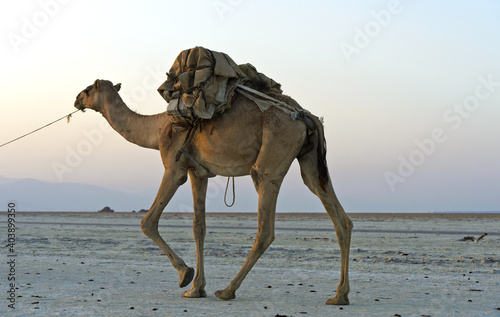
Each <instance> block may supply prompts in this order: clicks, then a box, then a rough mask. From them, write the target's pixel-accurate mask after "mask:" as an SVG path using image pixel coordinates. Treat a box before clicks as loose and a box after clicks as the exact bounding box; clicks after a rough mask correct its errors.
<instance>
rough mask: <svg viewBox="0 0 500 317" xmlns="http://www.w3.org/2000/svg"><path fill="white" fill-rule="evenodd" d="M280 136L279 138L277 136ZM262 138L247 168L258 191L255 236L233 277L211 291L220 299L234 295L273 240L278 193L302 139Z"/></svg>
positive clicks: (265, 133) (230, 297) (270, 136)
mask: <svg viewBox="0 0 500 317" xmlns="http://www.w3.org/2000/svg"><path fill="white" fill-rule="evenodd" d="M280 137H281V139H279V138H280ZM263 139H264V141H263V145H262V148H261V150H260V152H259V156H258V158H257V161H256V162H255V164H254V165H253V166H252V169H251V171H250V175H251V176H252V180H253V182H254V185H255V189H256V190H257V193H258V194H259V204H258V213H257V217H258V230H257V235H256V237H255V241H254V243H253V246H252V249H251V250H250V254H249V255H248V257H247V259H246V261H245V263H244V264H243V267H242V268H241V270H240V271H239V272H238V274H237V275H236V277H235V278H234V279H233V280H232V281H231V282H230V283H229V285H228V286H227V287H226V288H225V289H224V290H221V291H217V292H216V293H215V295H216V296H217V297H219V298H220V299H233V298H235V297H236V294H235V292H236V290H237V289H238V288H239V287H240V285H241V283H242V282H243V280H244V279H245V277H246V276H247V274H248V273H249V272H250V270H251V269H252V267H253V266H254V265H255V263H256V262H257V260H258V259H259V258H260V256H261V255H262V254H263V253H264V252H265V251H266V250H267V248H268V247H269V246H270V245H271V243H272V242H273V240H274V221H275V215H276V201H277V198H278V192H279V189H280V186H281V183H282V181H283V178H284V177H285V175H286V173H287V172H288V169H289V168H290V165H291V164H292V162H293V160H294V158H295V156H296V155H297V153H298V151H299V149H300V148H299V146H300V144H301V142H302V141H303V140H299V142H296V141H295V140H294V139H293V138H290V137H288V135H287V134H285V133H283V134H277V136H276V137H275V136H272V134H271V133H268V131H264V137H263ZM294 141H295V142H294ZM287 143H288V144H287ZM277 144H278V145H279V147H278V146H277Z"/></svg>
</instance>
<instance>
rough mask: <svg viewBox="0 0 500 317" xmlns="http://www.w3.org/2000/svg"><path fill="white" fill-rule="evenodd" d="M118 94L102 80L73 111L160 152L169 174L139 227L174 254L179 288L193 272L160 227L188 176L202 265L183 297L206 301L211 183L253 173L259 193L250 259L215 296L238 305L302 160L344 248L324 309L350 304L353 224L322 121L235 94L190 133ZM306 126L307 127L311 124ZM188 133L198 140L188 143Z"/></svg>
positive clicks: (306, 178) (270, 238) (164, 115)
mask: <svg viewBox="0 0 500 317" xmlns="http://www.w3.org/2000/svg"><path fill="white" fill-rule="evenodd" d="M119 89H120V84H117V85H115V86H113V84H112V83H111V82H110V81H106V80H96V81H95V83H94V84H93V85H91V86H89V87H87V88H86V89H85V90H83V91H82V92H81V93H80V94H79V95H78V96H77V98H76V101H75V107H76V108H78V109H80V110H84V109H85V108H89V109H93V110H95V111H97V112H100V113H101V114H102V115H103V116H104V117H105V118H106V120H108V122H109V123H110V124H111V126H112V127H113V128H114V129H115V130H116V131H117V132H118V133H120V134H121V135H122V136H123V137H124V138H125V139H127V140H128V141H130V142H132V143H134V144H137V145H139V146H142V147H146V148H152V149H158V150H160V154H161V158H162V161H163V165H164V167H165V174H164V176H163V180H162V182H161V185H160V189H159V190H158V194H157V195H156V198H155V200H154V202H153V204H152V206H151V208H150V209H149V212H148V213H147V214H146V215H145V216H144V218H143V219H142V221H141V229H142V231H143V232H144V234H145V235H146V236H148V237H149V238H151V240H153V241H154V242H155V243H156V244H157V245H158V246H159V247H160V249H161V250H162V251H163V252H164V253H165V254H166V255H167V256H168V258H169V259H170V261H171V262H172V265H173V267H174V268H175V269H176V270H177V271H178V273H179V278H180V282H179V285H180V287H185V286H187V285H188V284H189V283H190V282H191V281H192V279H193V276H194V269H193V268H191V267H188V266H187V265H186V264H185V263H184V261H183V260H182V259H181V258H180V257H179V256H178V255H177V254H176V253H175V252H174V251H173V250H172V249H171V248H170V247H169V246H168V244H167V243H166V242H165V241H164V240H163V239H162V237H161V236H160V234H159V232H158V222H159V220H160V215H161V213H162V212H163V210H164V208H165V206H166V205H167V204H168V202H169V201H170V199H171V198H172V196H173V195H174V194H175V192H176V190H177V188H179V186H180V185H182V184H184V183H185V182H186V181H187V179H188V174H189V178H190V180H191V187H192V190H193V198H194V222H193V231H194V239H195V242H196V252H197V267H196V276H194V281H193V285H192V287H191V289H190V290H188V291H186V292H184V296H186V297H205V296H206V292H205V284H206V282H205V274H204V269H203V244H204V239H205V234H206V227H205V197H206V192H207V183H208V177H212V176H214V175H213V174H216V175H222V176H244V175H251V177H252V179H253V182H254V184H255V189H256V190H257V193H258V195H259V202H258V231H257V235H256V237H255V241H254V244H253V247H252V249H251V251H250V254H249V255H248V257H247V259H246V261H245V263H244V264H243V267H242V268H241V270H240V271H239V273H238V274H237V275H236V277H235V278H234V279H233V280H232V281H231V282H230V283H229V285H228V286H227V287H226V288H225V289H224V290H220V291H217V292H216V293H215V295H216V296H217V297H219V298H221V299H234V298H235V296H236V295H235V292H236V290H237V289H238V288H239V287H240V285H241V283H242V282H243V279H244V278H245V276H246V275H247V274H248V272H249V271H250V270H251V268H252V267H253V266H254V264H255V263H256V262H257V260H258V259H259V257H260V256H261V255H262V254H263V253H264V251H265V250H266V249H267V248H268V247H269V245H270V244H271V243H272V242H273V240H274V223H275V210H276V199H277V196H278V192H279V189H280V186H281V183H282V181H283V178H284V176H285V174H286V173H287V172H288V169H289V167H290V165H291V163H292V161H293V160H294V159H296V158H297V159H298V161H299V164H300V169H301V175H302V178H303V180H304V183H305V184H306V185H307V187H308V188H309V189H310V190H311V191H312V192H313V193H314V194H316V195H317V196H318V197H319V198H320V200H321V202H322V203H323V205H324V207H325V209H326V211H327V213H328V215H329V216H330V218H331V220H332V221H333V224H334V226H335V231H336V234H337V239H338V242H339V245H340V251H341V276H340V284H339V286H338V288H337V293H336V295H335V297H334V298H332V299H329V300H328V301H327V302H326V303H327V304H333V305H347V304H349V299H348V293H349V279H348V263H349V248H350V242H351V231H352V222H351V220H350V219H349V218H348V217H347V215H346V214H345V212H344V209H343V208H342V206H341V205H340V203H339V201H338V199H337V197H336V195H335V192H334V190H333V187H332V183H331V181H330V179H329V177H328V174H326V176H325V175H323V176H322V175H321V174H322V173H328V171H327V169H326V165H324V166H323V172H322V171H321V166H320V165H322V164H321V162H322V161H323V162H324V163H323V164H326V161H325V157H324V154H325V151H326V150H325V149H324V138H323V126H322V124H321V122H320V121H319V119H318V118H317V117H315V116H313V115H310V114H307V115H306V116H307V118H304V119H303V120H295V121H293V120H292V119H291V117H290V115H289V114H286V113H285V112H283V111H282V110H280V109H277V108H274V107H271V108H270V109H268V110H267V111H264V112H262V111H261V110H260V109H259V108H258V107H257V106H256V105H255V103H253V102H252V101H250V100H249V99H247V98H246V97H244V96H242V95H237V97H236V99H235V100H234V102H233V104H232V106H231V108H230V109H229V110H227V111H226V112H224V114H223V115H221V116H220V117H217V118H215V119H211V120H208V121H206V122H204V123H202V124H201V125H199V126H197V128H196V129H193V130H191V131H190V129H189V128H188V126H186V125H182V124H179V122H180V121H179V120H175V118H173V117H171V116H169V115H167V113H166V112H163V113H159V114H156V115H151V116H144V115H139V114H137V113H135V112H133V111H131V110H130V109H129V108H128V107H127V106H126V105H125V103H124V102H123V100H122V99H121V98H120V96H119V94H118V91H119ZM273 97H280V98H281V99H282V100H283V101H286V102H287V103H288V104H289V105H292V106H295V107H298V108H299V106H298V104H297V103H296V102H295V101H294V100H293V99H292V98H290V97H287V96H284V95H280V96H273ZM307 120H309V121H308V122H306V121H307ZM176 122H177V123H176ZM307 123H309V125H307ZM311 125H312V127H313V128H312V129H311ZM188 132H189V133H193V135H192V138H191V140H190V141H189V142H186V143H185V140H186V138H187V137H186V135H187V134H188ZM181 147H183V149H184V150H185V151H186V152H187V153H189V154H190V155H191V156H192V157H193V158H194V159H195V160H196V161H198V162H199V163H201V164H202V165H203V166H204V167H206V168H207V169H208V170H209V171H210V172H211V173H209V172H207V171H206V170H205V169H204V168H202V167H200V166H199V165H198V164H197V163H196V162H194V161H193V160H192V159H190V158H188V157H187V156H186V155H180V154H179V151H178V150H179V148H181ZM321 155H323V157H320V156H321ZM212 173H213V174H212Z"/></svg>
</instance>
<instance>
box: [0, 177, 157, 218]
mask: <svg viewBox="0 0 500 317" xmlns="http://www.w3.org/2000/svg"><path fill="white" fill-rule="evenodd" d="M155 194H156V193H155V192H153V191H152V192H144V193H138V194H133V193H127V192H122V191H118V190H111V189H107V188H104V187H99V186H94V185H88V184H80V183H49V182H42V181H39V180H35V179H12V178H6V177H2V176H0V203H1V204H2V205H0V211H5V210H6V209H7V202H8V201H15V202H16V205H17V210H19V211H98V210H101V209H102V208H103V207H105V206H110V207H111V208H112V209H114V210H115V211H132V210H136V211H138V210H140V209H143V208H144V209H149V207H150V205H151V203H152V201H153V199H154V196H155Z"/></svg>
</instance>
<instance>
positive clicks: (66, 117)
mask: <svg viewBox="0 0 500 317" xmlns="http://www.w3.org/2000/svg"><path fill="white" fill-rule="evenodd" d="M78 111H80V110H76V111H73V112H72V113H70V114H68V115H65V116H64V117H61V118H59V119H57V120H54V121H52V122H51V123H48V124H46V125H44V126H43V127H40V128H38V129H35V130H33V131H31V132H28V133H26V134H23V135H21V136H20V137H17V138H15V139H14V140H10V141H9V142H6V143H4V144H2V145H0V147H2V146H5V145H7V144H10V143H12V142H15V141H17V140H19V139H22V138H24V137H25V136H28V135H30V134H33V133H35V132H37V131H40V130H42V129H43V128H46V127H48V126H49V125H51V124H54V123H56V122H57V121H61V120H62V119H67V120H68V122H69V118H71V115H72V114H73V113H75V112H78Z"/></svg>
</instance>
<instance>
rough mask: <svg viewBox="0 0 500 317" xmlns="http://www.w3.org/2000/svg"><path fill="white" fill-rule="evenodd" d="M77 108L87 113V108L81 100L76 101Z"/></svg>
mask: <svg viewBox="0 0 500 317" xmlns="http://www.w3.org/2000/svg"><path fill="white" fill-rule="evenodd" d="M75 108H76V109H78V110H81V111H85V106H84V105H83V102H82V100H81V99H76V100H75Z"/></svg>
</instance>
